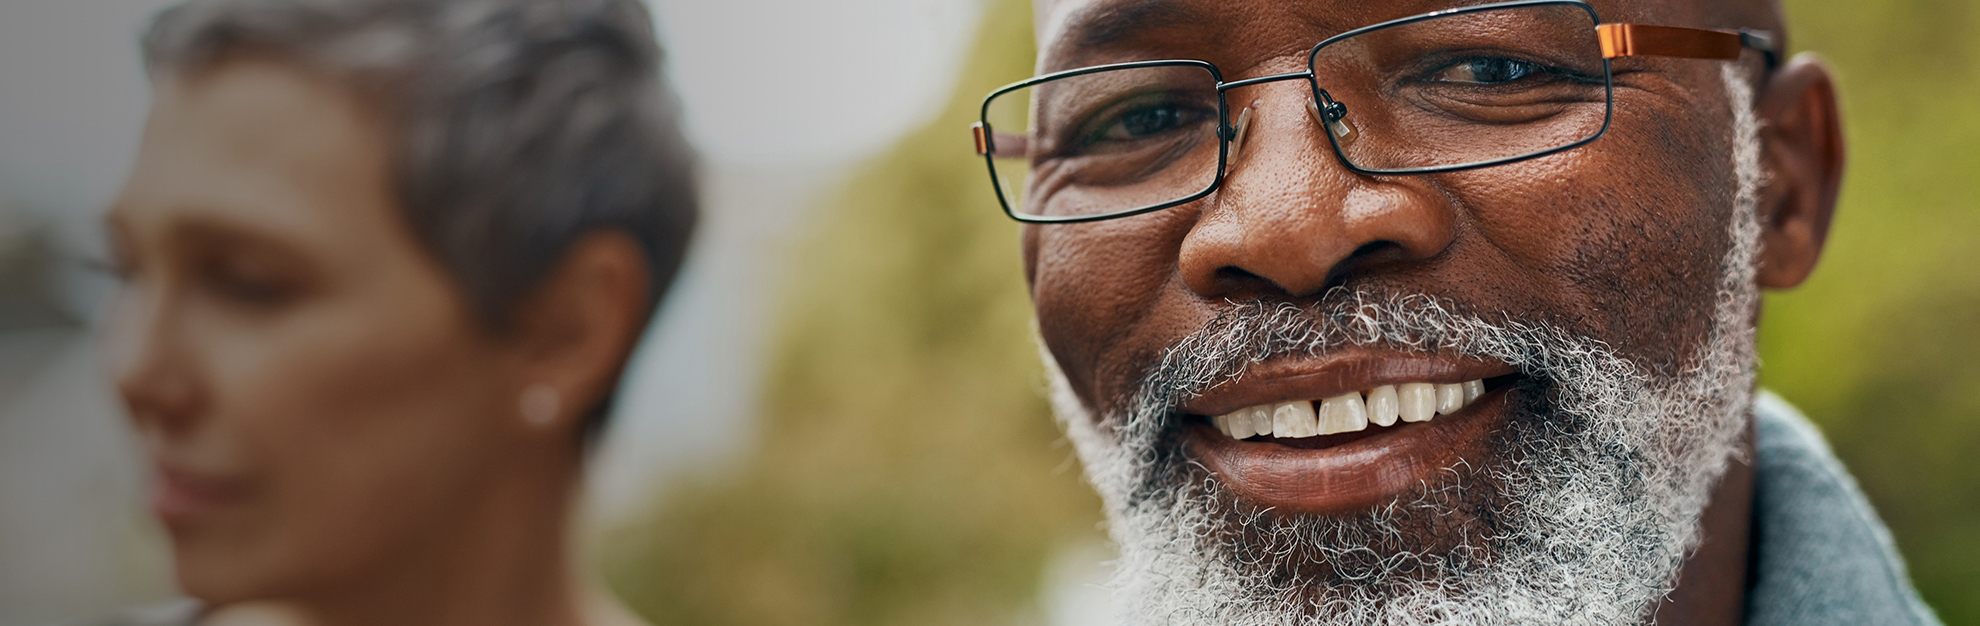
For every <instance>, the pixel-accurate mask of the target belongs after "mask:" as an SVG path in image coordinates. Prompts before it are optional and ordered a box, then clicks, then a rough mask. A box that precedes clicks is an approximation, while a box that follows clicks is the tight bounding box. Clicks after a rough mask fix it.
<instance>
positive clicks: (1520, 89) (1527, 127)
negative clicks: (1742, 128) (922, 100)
mask: <svg viewBox="0 0 1980 626" xmlns="http://www.w3.org/2000/svg"><path fill="white" fill-rule="evenodd" d="M1748 48H1750V49H1754V50H1758V51H1760V52H1761V53H1762V54H1764V55H1765V57H1766V62H1767V66H1768V67H1769V68H1772V67H1773V66H1774V65H1775V64H1776V63H1777V58H1776V55H1777V51H1776V50H1775V44H1774V39H1773V36H1772V35H1770V34H1768V33H1766V32H1764V31H1756V30H1747V29H1741V30H1736V31H1735V30H1723V31H1722V30H1705V29H1696V28H1678V27H1671V26H1648V25H1642V24H1603V23H1602V22H1601V19H1600V18H1599V17H1597V16H1596V14H1595V8H1594V7H1592V6H1589V5H1588V4H1587V3H1585V2H1580V1H1578V0H1520V1H1515V2H1501V3H1496V4H1486V5H1479V6H1471V7H1463V8H1456V9H1450V10H1446V11H1438V12H1434V13H1426V14H1423V15H1417V16H1414V17H1406V18H1402V19H1397V20H1391V21H1387V22H1383V23H1380V24H1375V25H1373V26H1367V27H1363V28H1358V29H1354V30H1351V31H1348V32H1344V33H1341V34H1339V35H1335V36H1333V37H1329V38H1327V39H1326V40H1325V41H1321V42H1320V43H1319V44H1318V45H1315V46H1313V49H1312V50H1311V51H1310V52H1308V54H1307V67H1306V71H1304V72H1296V73H1290V74H1278V75H1272V76H1262V77H1257V78H1248V79H1244V80H1238V81H1232V82H1224V78H1223V74H1222V73H1220V72H1218V70H1217V67H1216V66H1215V65H1211V64H1210V63H1208V62H1204V61H1192V60H1163V61H1140V62H1133V63H1118V64H1112V65H1101V66H1095V67H1084V68H1079V69H1073V70H1066V71H1062V72H1055V73H1051V74H1046V75H1043V76H1038V77H1035V78H1031V79H1028V80H1024V81H1020V82H1017V83H1013V84H1010V85H1007V86H1005V87H1002V88H1000V89H997V90H996V91H993V92H991V93H990V95H989V96H988V97H986V98H984V100H983V110H982V116H981V119H980V120H978V121H977V122H976V123H975V124H973V125H972V126H971V131H972V133H973V134H974V135H975V139H976V153H977V154H978V155H980V156H982V157H983V160H984V162H985V163H987V164H988V165H989V168H990V178H991V182H992V184H993V186H994V188H995V190H996V193H997V200H998V201H999V202H1001V203H1002V204H1003V206H1004V212H1005V213H1008V214H1009V215H1010V216H1011V217H1013V218H1016V219H1017V220H1019V221H1023V222H1040V223H1060V222H1088V221H1096V220H1104V219H1111V218H1117V217H1125V216H1129V215H1137V214H1141V213H1147V212H1150V211H1156V210H1160V209H1165V208H1169V207H1173V206H1178V205H1182V204H1187V203H1189V202H1194V201H1196V200H1199V199H1201V198H1203V197H1205V196H1208V195H1209V194H1210V193H1211V192H1212V191H1215V190H1216V189H1217V186H1218V185H1219V184H1221V183H1222V182H1223V179H1224V175H1225V173H1226V171H1227V168H1228V167H1229V165H1230V164H1231V162H1232V159H1234V158H1236V156H1237V155H1238V154H1239V153H1241V152H1242V150H1243V148H1244V142H1245V139H1246V135H1247V133H1248V132H1249V131H1250V127H1251V124H1252V117H1253V115H1254V114H1253V108H1252V107H1250V106H1246V107H1244V108H1243V109H1242V110H1241V111H1240V112H1239V113H1238V114H1237V116H1236V118H1235V119H1233V118H1232V115H1231V106H1230V104H1229V102H1227V98H1226V96H1227V94H1228V93H1229V92H1230V91H1231V90H1233V89H1238V88H1240V87H1247V86H1252V85H1259V84H1263V83H1270V82H1278V81H1287V80H1301V79H1304V80H1305V81H1306V83H1307V86H1308V87H1310V88H1311V90H1312V96H1311V98H1310V99H1308V100H1307V102H1306V109H1307V113H1308V115H1309V116H1311V117H1312V119H1313V120H1314V122H1315V125H1316V126H1315V128H1324V129H1326V131H1325V132H1323V133H1321V134H1322V135H1324V136H1325V137H1326V138H1327V141H1328V143H1329V144H1331V145H1332V146H1333V148H1334V154H1335V155H1336V156H1338V157H1339V159H1340V162H1341V163H1342V164H1343V165H1345V166H1346V167H1347V168H1348V169H1349V170H1351V171H1353V172H1356V173H1359V174H1364V175H1383V176H1393V175H1411V174H1435V173H1442V172H1454V171H1459V170H1468V169H1476V168H1481V167H1491V166H1495V165H1504V164H1507V163H1513V162H1517V161H1523V160H1526V159H1532V158H1536V157H1541V156H1546V155H1549V154H1554V153H1557V152H1561V151H1564V150H1571V149H1574V148H1577V147H1580V146H1583V145H1586V144H1588V143H1589V142H1591V141H1594V140H1595V139H1597V138H1599V137H1601V136H1602V134H1603V133H1604V132H1607V131H1608V128H1609V121H1610V118H1611V116H1612V115H1613V113H1614V109H1615V106H1614V101H1615V89H1614V86H1613V84H1612V77H1611V74H1610V67H1609V64H1610V59H1615V58H1620V57H1631V56H1668V57H1684V58H1693V59H1718V60H1737V59H1739V57H1740V54H1741V52H1742V50H1744V49H1748ZM1001 129H1011V130H1013V131H1017V130H1020V129H1021V132H1005V131H1003V130H1001Z"/></svg>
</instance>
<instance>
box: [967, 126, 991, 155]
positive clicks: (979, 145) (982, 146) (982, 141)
mask: <svg viewBox="0 0 1980 626" xmlns="http://www.w3.org/2000/svg"><path fill="white" fill-rule="evenodd" d="M969 134H970V135H973V136H975V137H976V156H983V155H986V154H990V129H989V128H987V127H985V126H984V125H983V122H977V123H974V124H970V125H969Z"/></svg>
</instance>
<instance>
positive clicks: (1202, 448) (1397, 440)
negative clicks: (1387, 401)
mask: <svg viewBox="0 0 1980 626" xmlns="http://www.w3.org/2000/svg"><path fill="white" fill-rule="evenodd" d="M1507 393H1508V390H1506V389H1495V390H1493V391H1490V392H1488V393H1486V394H1485V395H1483V396H1480V397H1478V398H1477V400H1475V401H1474V402H1472V403H1471V404H1469V405H1467V406H1466V407H1465V408H1464V409H1462V410H1460V411H1458V412H1456V413H1453V414H1450V415H1444V416H1439V417H1437V418H1436V419H1435V420H1433V421H1429V422H1421V423H1408V424H1403V423H1399V424H1396V425H1395V426H1393V427H1389V428H1383V429H1382V432H1378V433H1375V434H1372V435H1367V436H1363V437H1359V438H1354V439H1352V440H1350V441H1347V442H1345V443H1342V444H1340V445H1335V446H1331V447H1324V448H1318V449H1302V448H1295V447H1291V446H1286V445H1281V444H1277V443H1272V442H1270V441H1238V440H1235V439H1232V438H1230V437H1229V436H1227V435H1225V434H1224V433H1223V432H1221V431H1219V430H1218V429H1217V428H1216V427H1214V426H1210V425H1208V424H1203V423H1193V424H1190V425H1189V426H1188V427H1187V431H1186V433H1185V445H1186V446H1187V447H1188V450H1189V451H1190V453H1191V455H1192V456H1194V457H1195V458H1197V459H1199V460H1201V461H1202V462H1203V464H1204V465H1205V466H1206V467H1208V468H1209V470H1210V472H1211V473H1212V475H1214V477H1215V478H1216V479H1217V480H1218V481H1219V482H1222V483H1223V484H1224V485H1226V486H1228V487H1229V488H1231V490H1232V491H1234V492H1235V493H1236V495H1237V496H1239V497H1240V498H1242V499H1244V500H1246V501H1248V502H1250V503H1252V504H1255V505H1258V506H1261V507H1272V508H1276V509H1282V510H1285V511H1289V512H1295V513H1317V514H1340V513H1349V512H1353V511H1357V510H1363V509H1367V508H1370V507H1374V506H1377V505H1381V504H1384V503H1387V502H1389V501H1392V500H1394V499H1395V498H1396V497H1397V496H1399V495H1403V494H1404V493H1407V492H1408V491H1410V490H1412V489H1416V488H1420V487H1421V486H1422V485H1424V484H1427V483H1429V482H1432V481H1434V480H1436V479H1437V477H1436V474H1437V473H1439V472H1442V471H1444V470H1445V469H1446V468H1450V467H1454V466H1456V465H1458V464H1459V462H1460V461H1461V460H1469V461H1472V462H1473V463H1474V464H1475V463H1477V462H1478V461H1479V460H1480V459H1483V458H1485V457H1486V456H1487V455H1488V454H1489V453H1490V450H1488V449H1487V448H1486V443H1487V439H1488V435H1489V434H1490V433H1491V432H1492V431H1493V430H1494V429H1496V428H1497V427H1498V426H1499V425H1500V424H1502V423H1503V422H1504V421H1505V416H1506V401H1505V398H1506V394H1507Z"/></svg>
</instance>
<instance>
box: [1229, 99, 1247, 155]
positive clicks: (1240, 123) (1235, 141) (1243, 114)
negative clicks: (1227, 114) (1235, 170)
mask: <svg viewBox="0 0 1980 626" xmlns="http://www.w3.org/2000/svg"><path fill="white" fill-rule="evenodd" d="M1250 131H1251V107H1245V108H1244V110H1243V111H1239V112H1238V118H1237V124H1236V125H1234V126H1232V127H1231V155H1230V157H1229V158H1228V159H1226V160H1227V161H1230V162H1233V163H1235V162H1237V158H1238V154H1239V153H1241V152H1244V138H1245V136H1246V135H1248V134H1249V133H1250Z"/></svg>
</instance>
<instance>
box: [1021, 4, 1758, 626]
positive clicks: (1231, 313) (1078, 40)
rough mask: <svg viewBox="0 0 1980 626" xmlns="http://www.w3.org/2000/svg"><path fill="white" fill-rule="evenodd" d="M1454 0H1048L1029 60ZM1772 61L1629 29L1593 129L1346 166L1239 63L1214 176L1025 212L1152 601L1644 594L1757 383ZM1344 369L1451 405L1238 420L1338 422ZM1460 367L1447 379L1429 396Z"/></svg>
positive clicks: (1413, 611) (1380, 606) (1139, 597)
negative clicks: (1477, 157) (1186, 186)
mask: <svg viewBox="0 0 1980 626" xmlns="http://www.w3.org/2000/svg"><path fill="white" fill-rule="evenodd" d="M1451 5H1452V3H1448V2H1438V1H1427V0H1422V1H1414V2H1400V3H1395V2H1390V3H1345V2H1305V3H1287V2H1273V1H1269V0H1222V1H1211V0H1154V1H1150V0H1065V1H1063V2H1057V3H1046V4H1041V5H1040V6H1039V16H1040V17H1039V35H1040V59H1039V68H1038V69H1039V70H1040V71H1041V72H1050V71H1058V70H1064V69H1071V68H1075V67H1084V66H1092V65H1100V64H1106V63H1115V62H1125V61H1139V60H1152V59H1199V60H1204V61H1209V62H1211V63H1213V64H1215V65H1216V66H1217V67H1218V68H1219V69H1220V70H1221V71H1222V72H1223V79H1224V80H1226V81H1235V80H1241V79H1245V78H1251V77H1257V76H1265V75H1271V74H1283V73H1288V72H1297V71H1301V70H1304V69H1306V68H1305V59H1306V57H1305V54H1306V52H1307V51H1308V50H1309V49H1310V48H1311V47H1312V46H1313V45H1314V44H1315V43H1317V42H1318V41H1320V40H1321V39H1324V38H1326V37H1328V36H1330V35H1334V34H1337V33H1340V32H1343V31H1346V30H1349V29H1352V28H1355V27H1359V26H1364V25H1368V24H1373V23H1377V22H1381V21H1384V20H1389V19H1393V18H1398V17H1403V16H1407V15H1413V14H1418V13H1424V12H1428V11H1434V10H1438V9H1442V8H1448V7H1449V6H1451ZM1596 8H1597V10H1598V11H1600V12H1601V14H1602V16H1603V19H1604V20H1605V21H1638V22H1646V23H1653V24H1677V25H1694V24H1700V23H1701V22H1702V20H1703V18H1702V17H1701V16H1699V15H1695V14H1693V13H1692V12H1689V11H1688V10H1686V9H1683V8H1679V7H1669V6H1660V5H1657V4H1656V3H1650V4H1648V5H1646V4H1641V3H1639V4H1632V5H1628V6H1622V5H1616V4H1614V3H1598V4H1597V6H1596ZM1714 26H1721V25H1717V24H1714ZM1757 65H1758V62H1757V60H1755V59H1754V58H1752V57H1750V56H1749V58H1747V59H1746V60H1745V62H1744V63H1741V64H1727V63H1717V62H1701V61H1694V60H1677V59H1660V58H1628V59H1618V60H1616V62H1615V65H1614V70H1613V71H1614V90H1615V96H1614V98H1615V113H1614V119H1613V122H1612V125H1611V127H1610V128H1609V130H1608V132H1607V134H1606V135H1605V136H1603V137H1602V138H1601V139H1599V140H1597V141H1595V142H1594V143H1592V144H1589V145H1587V146H1584V147H1581V148H1578V149H1574V150H1569V151H1566V152H1562V153H1559V154H1555V155H1552V156H1547V157H1542V158H1538V159H1534V160H1528V161H1523V162H1518V163H1514V164H1510V165H1503V166H1497V167H1490V168H1484V169H1477V170H1469V171H1462V172H1456V173H1447V174H1436V175H1427V176H1397V177H1370V176H1362V175H1356V174H1353V173H1351V172H1349V171H1348V170H1347V169H1345V168H1344V167H1343V166H1342V165H1341V163H1340V162H1339V161H1338V160H1337V158H1336V156H1335V154H1334V152H1333V150H1332V148H1330V146H1329V145H1328V143H1327V140H1326V138H1325V136H1324V135H1323V134H1322V133H1323V132H1324V131H1323V130H1322V129H1320V128H1319V126H1318V124H1317V123H1316V122H1315V121H1314V119H1313V118H1312V117H1309V116H1308V114H1307V111H1306V107H1307V100H1308V99H1309V97H1310V95H1309V93H1310V92H1308V91H1307V90H1306V88H1305V85H1304V83H1302V82H1299V81H1286V82H1276V83H1266V84H1261V85H1257V86H1252V87H1245V88H1240V89H1237V90H1233V91H1232V92H1230V93H1229V94H1227V95H1228V97H1229V100H1230V102H1231V103H1232V107H1233V108H1234V109H1236V108H1241V107H1245V106H1248V107H1250V108H1252V109H1253V111H1254V114H1255V116H1256V117H1255V118H1254V119H1253V120H1252V121H1251V128H1250V129H1249V132H1248V139H1247V141H1246V142H1245V144H1244V147H1243V149H1242V152H1241V153H1240V154H1238V156H1237V157H1236V160H1235V161H1234V162H1233V163H1232V164H1231V166H1230V169H1229V170H1228V174H1227V176H1226V178H1225V179H1224V181H1223V184H1222V185H1221V186H1220V187H1219V188H1218V189H1217V191H1216V192H1215V193H1213V194H1211V195H1210V196H1208V197H1206V198H1204V199H1203V200H1201V201H1198V202H1195V203H1191V204H1187V205H1183V206H1179V207H1175V208H1171V209H1167V210H1162V211H1157V212H1154V213H1149V214H1144V215H1139V216H1133V217H1127V218H1121V219H1114V220H1108V221H1102V222H1095V223H1087V224H1061V225H1032V226H1029V227H1028V228H1027V229H1026V231H1025V235H1024V254H1025V261H1026V268H1027V273H1028V274H1027V275H1028V278H1029V280H1030V282H1031V285H1032V295H1033V298H1034V301H1035V306H1036V312H1037V315H1038V320H1039V331H1040V334H1041V335H1042V338H1043V340H1044V342H1045V344H1046V347H1047V348H1048V349H1049V350H1050V353H1051V357H1052V360H1053V361H1054V362H1055V363H1054V364H1055V365H1057V367H1058V369H1059V370H1060V371H1062V372H1063V378H1062V380H1061V381H1060V382H1061V383H1062V387H1063V392H1064V393H1063V394H1062V395H1063V396H1064V397H1063V398H1061V403H1060V406H1061V413H1062V418H1063V419H1066V420H1067V421H1068V422H1069V423H1068V427H1069V430H1070V432H1071V433H1072V435H1073V437H1074V439H1075V442H1076V443H1078V444H1079V446H1080V452H1081V455H1082V457H1083V459H1084V460H1085V461H1086V463H1087V465H1088V470H1089V474H1090V476H1091V477H1092V478H1093V480H1094V481H1095V483H1096V485H1097V486H1098V487H1099V488H1100V489H1101V491H1102V495H1103V496H1105V497H1106V499H1107V501H1108V505H1109V512H1110V515H1111V516H1112V517H1113V518H1114V521H1115V524H1114V528H1115V531H1114V532H1115V534H1116V539H1117V540H1118V541H1119V542H1120V543H1121V544H1122V548H1123V550H1124V553H1125V554H1124V555H1123V564H1124V568H1125V571H1123V573H1122V575H1121V576H1122V582H1123V583H1124V585H1125V586H1126V587H1127V588H1128V589H1129V591H1130V594H1129V596H1130V597H1129V602H1130V604H1131V605H1133V608H1135V609H1136V610H1139V611H1142V612H1144V616H1143V617H1144V618H1145V619H1148V620H1149V621H1157V622H1160V621H1164V620H1170V619H1182V620H1195V619H1212V618H1215V619H1216V620H1217V621H1219V622H1220V623H1252V622H1256V623H1289V622H1291V621H1294V620H1293V619H1291V617H1292V616H1296V615H1305V616H1309V617H1312V616H1320V615H1327V616H1330V617H1334V618H1339V619H1340V620H1342V621H1356V620H1359V621H1367V622H1381V621H1393V622H1409V621H1411V620H1418V621H1435V620H1437V619H1450V618H1452V616H1453V615H1456V616H1457V617H1458V618H1459V619H1460V621H1467V622H1472V623H1490V622H1495V621H1498V620H1497V619H1495V618H1496V617H1507V618H1508V619H1516V618H1518V617H1519V616H1518V615H1516V612H1517V611H1521V610H1525V611H1529V613H1528V614H1527V615H1526V617H1527V618H1532V617H1534V616H1536V615H1539V616H1542V617H1543V621H1545V619H1544V617H1545V616H1547V615H1554V616H1555V617H1561V618H1566V617H1567V616H1570V615H1574V616H1583V617H1586V616H1591V615H1592V616H1596V617H1597V618H1598V619H1599V618H1600V617H1602V616H1604V615H1607V616H1609V617H1611V618H1612V619H1616V620H1622V621H1631V620H1635V619H1638V618H1640V617H1641V616H1642V615H1644V611H1645V608H1646V607H1647V606H1648V603H1649V602H1650V601H1651V600H1652V599H1654V598H1655V597H1656V596H1657V595H1659V591H1658V590H1659V589H1660V588H1661V587H1662V586H1664V585H1667V584H1669V581H1670V577H1671V576H1672V575H1673V574H1674V573H1675V572H1676V568H1677V566H1678V564H1679V563H1680V562H1681V561H1682V555H1683V551H1684V549H1685V547H1686V546H1688V545H1691V544H1692V543H1693V542H1694V541H1695V534H1696V533H1695V530H1694V528H1695V526H1696V519H1697V515H1698V512H1699V511H1700V510H1701V509H1702V508H1703V506H1704V501H1705V496H1706V494H1707V492H1708V491H1709V488H1710V485H1711V484H1712V482H1713V481H1714V480H1715V479H1716V478H1717V476H1718V475H1719V474H1720V472H1722V471H1723V468H1724V466H1725V459H1726V457H1727V454H1728V453H1729V452H1730V451H1731V450H1732V449H1733V448H1732V447H1733V446H1734V445H1735V442H1736V439H1737V436H1738V433H1739V432H1740V430H1741V426H1742V424H1743V416H1744V410H1745V407H1746V406H1747V401H1748V400H1749V398H1750V396H1749V395H1748V394H1749V393H1750V390H1751V381H1752V378H1751V376H1752V355H1751V323H1752V319H1753V317H1752V316H1753V315H1754V305H1753V302H1754V291H1755V290H1756V289H1757V287H1755V284H1754V258H1755V256H1754V255H1755V246H1756V245H1757V243H1756V239H1757V236H1758V231H1757V230H1755V229H1756V228H1757V226H1755V223H1754V222H1755V218H1754V215H1753V209H1754V204H1755V194H1756V192H1757V185H1758V182H1759V179H1760V178H1761V176H1760V175H1759V165H1758V161H1757V159H1758V156H1757V152H1756V150H1757V148H1756V146H1757V143H1756V141H1757V140H1756V139H1755V137H1754V134H1753V133H1754V124H1753V120H1752V119H1751V118H1750V117H1745V118H1742V117H1741V116H1740V115H1739V113H1740V112H1744V111H1749V110H1750V109H1751V102H1750V95H1749V94H1748V93H1746V92H1745V91H1744V88H1745V86H1744V85H1743V84H1741V82H1742V80H1743V79H1742V78H1741V77H1743V76H1746V75H1747V74H1746V72H1750V71H1753V70H1754V69H1756V68H1757ZM1728 68H1730V70H1729V69H1728ZM1321 80H1322V82H1323V83H1324V81H1325V78H1324V77H1322V78H1321ZM1320 86H1321V88H1323V89H1324V88H1326V87H1327V85H1325V84H1321V85H1320ZM1028 201H1032V202H1038V201H1041V199H1039V198H1036V197H1033V198H1030V199H1029V200H1028ZM1467 383H1469V386H1470V388H1471V392H1470V393H1469V394H1468V395H1460V396H1459V398H1458V399H1457V400H1456V402H1457V404H1455V405H1452V404H1449V402H1451V400H1449V399H1448V397H1449V395H1450V393H1451V390H1452V389H1456V390H1457V393H1460V394H1462V393H1463V390H1464V388H1465V385H1466V384H1467ZM1449 385H1458V386H1457V387H1455V388H1453V387H1448V386H1449ZM1439 386H1445V387H1443V391H1444V392H1445V394H1444V395H1445V396H1446V397H1445V398H1438V397H1436V393H1435V392H1437V391H1438V390H1439ZM1426 389H1427V390H1429V392H1428V393H1429V395H1427V396H1426V395H1423V394H1425V393H1426V392H1425V390H1426ZM1350 396H1351V397H1352V398H1353V399H1354V401H1355V402H1363V404H1362V405H1361V410H1363V411H1365V410H1369V409H1374V410H1376V411H1377V412H1380V411H1383V410H1385V409H1384V408H1382V407H1377V406H1375V405H1376V403H1375V402H1365V401H1363V400H1362V398H1370V399H1373V398H1377V397H1380V398H1383V399H1384V400H1383V401H1384V402H1386V401H1387V400H1386V399H1387V398H1391V397H1394V398H1396V401H1397V402H1398V403H1400V404H1401V405H1402V406H1403V408H1402V409H1401V412H1402V413H1403V415H1404V417H1405V418H1409V417H1412V415H1411V412H1412V411H1416V412H1417V414H1416V415H1414V417H1418V418H1424V417H1427V418H1428V419H1427V421H1402V420H1395V421H1392V423H1391V424H1390V425H1387V426H1384V425H1380V424H1379V423H1377V424H1362V425H1361V427H1360V428H1358V429H1350V430H1348V431H1346V432H1339V433H1332V434H1324V435H1317V434H1315V433H1314V432H1313V431H1312V429H1310V428H1308V429H1304V430H1302V427H1299V426H1298V425H1297V424H1294V425H1293V427H1292V429H1291V432H1288V430H1287V426H1286V425H1285V424H1284V423H1283V422H1279V423H1278V425H1277V427H1276V428H1277V430H1276V431H1275V432H1271V433H1267V434H1256V433H1253V432H1241V433H1233V432H1232V430H1233V428H1232V427H1231V426H1230V425H1229V424H1230V423H1231V422H1232V421H1236V422H1238V423H1240V424H1242V423H1244V420H1245V419H1246V418H1247V417H1251V418H1254V420H1260V419H1262V420H1263V421H1254V422H1252V423H1254V424H1257V425H1258V428H1257V429H1255V430H1264V429H1265V428H1267V426H1266V425H1265V424H1266V422H1271V421H1272V420H1273V419H1281V420H1282V419H1284V418H1283V417H1280V416H1282V415H1284V413H1283V412H1285V411H1288V409H1287V408H1286V407H1288V406H1291V407H1293V408H1292V409H1290V411H1291V414H1292V415H1293V419H1295V420H1296V419H1297V418H1298V414H1299V412H1300V411H1314V410H1317V411H1318V412H1319V414H1320V417H1319V418H1318V419H1319V424H1320V425H1321V427H1323V428H1325V427H1327V424H1328V422H1327V420H1328V414H1329V412H1330V411H1347V410H1348V409H1347V408H1345V405H1342V406H1340V407H1329V406H1328V405H1329V404H1330V403H1328V402H1326V400H1328V399H1330V398H1347V397H1350ZM1439 400H1442V401H1444V402H1445V403H1446V406H1444V407H1443V408H1445V409H1449V410H1447V411H1439V410H1436V409H1434V408H1433V409H1432V410H1430V411H1429V412H1428V413H1423V412H1422V406H1423V405H1422V403H1423V402H1426V401H1427V402H1429V403H1430V405H1432V406H1434V405H1435V404H1436V403H1437V401H1439ZM1413 404H1414V405H1415V406H1414V407H1413V408H1412V405H1413ZM1309 407H1310V408H1309ZM1336 415H1337V416H1339V415H1345V413H1337V414H1336ZM1258 416H1273V418H1272V419H1264V418H1259V417H1258ZM1307 419H1314V418H1307ZM1377 421H1378V422H1379V421H1387V420H1380V419H1378V420H1377ZM1349 422H1350V424H1349V425H1350V427H1351V426H1353V425H1354V424H1353V423H1352V420H1349ZM1238 428H1239V429H1241V428H1242V427H1241V426H1240V427H1238ZM1564 545H1565V546H1572V548H1570V549H1567V550H1565V551H1564V550H1563V549H1562V546H1564ZM1521 585H1524V586H1525V587H1527V589H1526V590H1525V591H1524V592H1520V591H1518V590H1514V589H1510V587H1516V586H1521ZM1617 589H1621V591H1617ZM1220 594H1221V595H1220ZM1550 598H1552V599H1551V600H1550ZM1466 606H1469V607H1471V609H1470V610H1469V611H1464V610H1461V608H1462V607H1466ZM1590 607H1605V608H1603V609H1601V610H1600V611H1595V610H1593V609H1591V608H1590ZM1482 608H1499V609H1506V610H1508V611H1509V614H1508V615H1497V616H1495V615H1492V614H1487V613H1476V612H1475V611H1477V610H1481V609H1482ZM1453 611H1459V613H1461V614H1459V613H1453ZM1533 611H1537V612H1538V613H1533ZM1178 616H1189V617H1178ZM1438 616H1442V617H1441V618H1440V617H1438Z"/></svg>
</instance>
